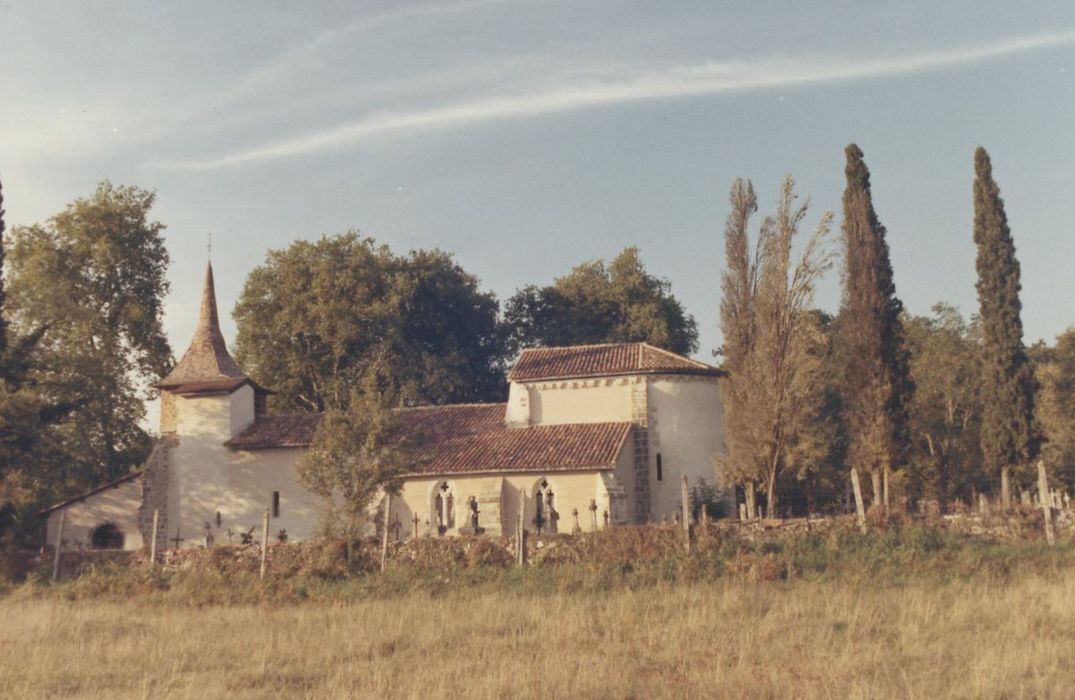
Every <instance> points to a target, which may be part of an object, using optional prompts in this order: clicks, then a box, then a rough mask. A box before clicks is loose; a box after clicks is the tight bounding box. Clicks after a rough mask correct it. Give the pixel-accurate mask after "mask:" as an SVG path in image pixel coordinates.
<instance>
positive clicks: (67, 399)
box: [0, 182, 171, 505]
mask: <svg viewBox="0 0 1075 700" xmlns="http://www.w3.org/2000/svg"><path fill="white" fill-rule="evenodd" d="M153 200H154V195H153V193H152V192H147V191H145V190H141V189H138V188H136V187H113V186H112V185H111V184H110V183H107V182H104V183H101V185H99V186H98V187H97V190H96V191H95V192H94V194H93V195H92V196H91V197H89V198H86V199H78V200H76V201H75V202H74V203H72V204H71V205H69V206H68V207H67V208H66V209H65V210H64V211H63V212H61V213H59V214H57V215H56V216H54V217H52V218H51V219H49V221H48V222H46V223H45V224H40V225H33V226H21V227H15V228H14V229H13V230H12V236H11V241H10V242H11V247H10V249H9V252H8V263H9V272H10V277H9V278H8V284H7V299H6V307H7V308H6V312H7V314H8V321H9V324H10V325H9V327H8V334H7V335H8V343H7V345H8V352H7V362H6V366H7V370H8V371H7V372H6V374H7V377H6V379H5V380H4V381H6V386H7V390H8V391H7V397H8V400H7V401H2V402H0V404H3V405H2V406H0V411H3V412H5V416H4V418H5V421H4V422H5V426H4V428H5V431H6V432H5V437H4V438H3V439H2V440H0V443H3V444H2V445H0V452H4V453H6V457H5V456H4V455H0V460H5V459H6V460H7V462H8V469H7V472H6V474H7V476H8V483H13V482H17V483H18V484H19V485H20V486H19V491H20V492H21V493H23V494H26V493H32V494H33V498H32V499H31V500H32V501H35V502H37V503H38V504H39V505H40V504H42V503H43V502H44V501H45V500H46V499H51V498H59V497H63V496H66V495H70V494H71V493H73V492H77V491H80V490H84V489H86V488H88V487H91V486H95V485H97V484H99V483H100V482H102V481H106V480H109V479H114V478H116V477H118V476H120V475H122V474H125V473H127V472H129V471H130V470H131V469H132V468H134V467H136V466H138V465H139V464H141V462H142V461H143V459H144V458H145V457H146V455H148V452H149V449H150V438H149V436H148V435H147V434H146V433H145V432H144V431H143V430H142V429H141V428H140V427H139V425H138V422H139V420H140V419H141V418H142V416H143V414H144V408H143V404H142V401H143V399H145V398H147V396H148V389H146V387H147V386H148V384H149V383H151V382H152V380H154V379H156V378H157V377H158V376H160V374H161V373H162V372H163V371H164V370H165V369H166V368H167V367H168V365H169V364H170V362H171V351H170V349H169V346H168V342H167V340H166V338H165V335H164V331H163V328H162V324H161V320H162V308H163V307H162V302H163V297H164V294H165V293H166V291H167V289H168V283H167V281H166V279H165V270H166V268H167V264H168V253H167V251H166V250H165V248H164V241H163V237H162V235H161V232H162V231H163V229H164V226H163V225H162V224H160V223H158V222H154V221H150V220H149V211H150V208H151V207H152V204H153ZM13 338H17V339H18V340H13Z"/></svg>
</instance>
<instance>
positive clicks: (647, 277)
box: [504, 246, 698, 355]
mask: <svg viewBox="0 0 1075 700" xmlns="http://www.w3.org/2000/svg"><path fill="white" fill-rule="evenodd" d="M504 316H505V322H506V325H507V327H508V329H509V330H510V333H511V345H512V348H513V350H516V351H517V350H519V349H522V348H527V347H538V346H546V347H551V346H558V345H580V344H588V343H627V342H638V341H644V342H647V343H650V344H651V345H656V346H657V347H661V348H665V349H666V350H671V351H672V352H677V353H680V354H683V355H689V354H690V353H692V352H694V351H696V350H697V349H698V328H697V324H696V323H695V321H694V318H693V317H692V316H691V315H690V314H688V313H687V312H686V311H685V310H684V308H683V305H682V304H681V303H680V302H679V300H678V299H676V298H675V296H673V295H672V290H671V285H670V284H669V283H668V281H667V280H663V279H660V278H659V277H655V276H654V275H652V274H650V273H649V272H647V271H646V268H645V266H644V265H643V264H642V258H641V255H640V252H639V249H638V248H636V247H633V246H632V247H629V248H626V249H624V251H623V252H622V253H620V254H619V255H618V256H617V257H616V258H615V259H614V260H613V261H612V262H611V263H609V264H608V265H607V266H606V265H605V263H604V261H601V260H594V261H590V262H586V263H583V264H582V265H579V266H578V267H576V268H575V269H573V270H572V271H571V272H570V273H569V274H568V275H566V276H564V277H560V278H559V279H557V280H555V281H554V282H553V283H552V284H551V285H548V286H545V287H536V286H529V287H525V288H523V289H521V290H519V291H518V292H516V293H515V295H514V296H513V297H512V298H511V299H510V300H509V301H508V303H507V306H506V309H505V314H504Z"/></svg>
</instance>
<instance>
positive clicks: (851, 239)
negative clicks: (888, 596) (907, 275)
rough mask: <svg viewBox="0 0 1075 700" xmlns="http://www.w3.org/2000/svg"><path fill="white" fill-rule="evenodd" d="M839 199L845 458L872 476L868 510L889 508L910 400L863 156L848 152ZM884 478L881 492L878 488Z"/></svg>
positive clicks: (897, 310) (881, 230)
mask: <svg viewBox="0 0 1075 700" xmlns="http://www.w3.org/2000/svg"><path fill="white" fill-rule="evenodd" d="M845 154H846V156H847V165H846V167H845V169H844V174H845V176H846V178H847V187H846V189H845V190H844V195H843V209H844V223H843V235H844V244H845V246H846V248H845V250H846V253H845V258H844V259H845V264H846V269H845V274H844V298H843V306H842V308H841V311H840V314H841V316H842V317H843V318H841V322H840V328H841V344H842V345H843V347H842V348H841V354H842V356H843V358H844V360H845V361H846V362H847V363H848V366H847V369H846V372H845V375H844V376H845V378H846V381H847V384H846V390H845V400H846V406H847V422H848V430H849V438H850V444H849V458H850V461H851V465H852V467H853V468H856V469H858V468H861V469H863V470H865V471H867V472H869V473H870V476H871V478H872V481H873V503H874V504H875V505H878V504H882V503H883V504H884V505H885V506H886V507H887V506H888V483H889V474H890V472H891V471H892V470H893V469H896V468H898V467H900V466H901V465H902V464H903V463H904V460H905V459H906V447H907V444H908V432H907V430H908V411H909V407H910V402H911V398H912V396H913V394H914V383H913V382H912V380H911V376H910V369H909V357H908V352H907V348H906V347H905V343H904V332H903V325H902V323H901V321H900V314H901V313H902V311H903V304H902V302H900V300H899V299H898V298H897V297H896V285H895V283H894V282H893V279H892V265H891V263H890V262H889V257H888V243H887V242H886V241H885V227H884V226H882V225H881V222H880V221H879V220H878V218H877V214H876V213H875V212H874V209H873V201H872V196H871V193H870V172H869V170H868V169H867V168H866V163H865V162H864V161H863V159H862V156H863V154H862V150H861V149H860V148H859V147H858V146H856V145H855V144H851V145H849V146H848V147H847V148H846V150H845ZM882 479H883V480H884V485H882Z"/></svg>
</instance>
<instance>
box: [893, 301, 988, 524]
mask: <svg viewBox="0 0 1075 700" xmlns="http://www.w3.org/2000/svg"><path fill="white" fill-rule="evenodd" d="M906 328H907V342H908V347H909V348H910V350H911V376H912V378H913V379H914V383H915V394H914V400H913V402H912V403H911V412H910V419H911V422H910V425H911V435H912V438H913V439H912V447H911V449H912V454H913V456H914V460H913V461H914V462H915V463H916V464H917V465H919V470H918V471H919V474H918V477H919V478H918V479H917V480H918V481H919V482H920V485H921V487H922V489H921V490H922V492H923V495H927V496H934V497H936V499H937V503H938V506H939V508H940V512H941V513H942V514H944V513H947V512H948V503H949V501H950V500H951V499H953V498H964V499H968V500H969V499H970V498H971V494H972V492H973V491H975V490H977V489H980V488H982V487H983V486H984V483H983V482H982V480H981V476H982V472H981V470H980V468H979V464H980V461H981V452H980V451H979V447H978V433H979V425H980V423H981V411H982V404H981V396H980V391H979V386H980V382H979V377H980V376H981V368H980V362H981V360H980V350H981V348H980V345H979V344H978V342H977V339H976V337H975V333H974V329H973V328H972V327H970V326H969V325H968V324H967V323H966V322H965V321H964V320H963V317H962V316H961V315H960V313H959V311H958V310H957V309H956V308H955V307H953V306H950V305H948V304H936V305H934V307H933V315H932V316H918V317H912V318H909V319H908V320H907V324H906Z"/></svg>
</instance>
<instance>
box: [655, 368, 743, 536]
mask: <svg viewBox="0 0 1075 700" xmlns="http://www.w3.org/2000/svg"><path fill="white" fill-rule="evenodd" d="M647 410H648V414H649V419H648V422H649V463H650V464H649V467H650V469H649V474H650V484H649V485H650V504H651V513H652V517H653V518H654V520H660V519H661V518H665V517H666V518H669V519H671V518H673V517H674V516H675V515H676V514H677V513H678V512H679V511H680V510H681V507H680V505H681V502H682V496H681V494H682V482H681V477H682V476H683V475H684V474H686V475H687V480H688V482H689V484H690V486H694V485H695V483H696V482H697V481H698V479H704V480H705V481H706V483H707V484H710V485H713V484H716V483H718V482H717V475H716V468H715V467H714V457H715V456H716V455H718V454H723V452H724V438H723V428H722V424H721V421H722V418H723V404H722V402H721V397H720V380H719V379H718V378H716V377H695V376H677V375H668V376H662V377H655V378H653V379H651V380H650V382H649V387H648V408H647ZM657 455H660V456H661V464H662V472H663V474H662V479H661V480H660V481H658V480H657Z"/></svg>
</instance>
